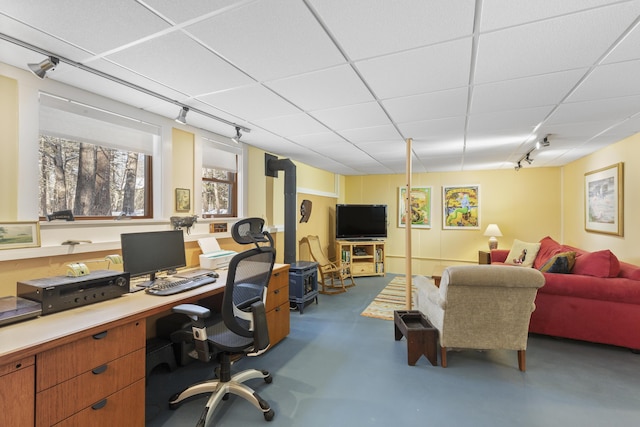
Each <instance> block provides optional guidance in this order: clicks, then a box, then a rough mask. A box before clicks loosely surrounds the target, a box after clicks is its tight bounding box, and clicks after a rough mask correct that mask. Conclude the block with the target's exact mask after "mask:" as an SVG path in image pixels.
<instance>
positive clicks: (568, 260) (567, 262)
mask: <svg viewBox="0 0 640 427" xmlns="http://www.w3.org/2000/svg"><path fill="white" fill-rule="evenodd" d="M575 262H576V253H575V252H560V253H559V254H556V255H554V256H552V257H551V258H550V259H549V260H548V261H547V262H546V263H545V264H544V265H543V266H542V267H540V268H539V270H540V271H542V272H543V273H562V274H567V273H571V270H572V269H573V266H574V264H575Z"/></svg>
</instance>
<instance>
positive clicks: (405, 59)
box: [355, 37, 471, 99]
mask: <svg viewBox="0 0 640 427" xmlns="http://www.w3.org/2000/svg"><path fill="white" fill-rule="evenodd" d="M470 61H471V38H470V37H468V38H465V39H462V40H456V41H452V42H449V43H442V44H438V45H435V46H429V47H425V48H421V49H415V50H410V51H407V52H401V53H397V54H394V55H388V56H383V57H379V58H375V59H370V60H366V61H360V62H357V63H356V64H355V65H356V67H357V68H358V70H359V71H360V73H361V74H362V76H363V77H364V78H365V79H366V81H367V82H368V83H369V87H371V89H372V90H373V92H374V94H375V95H376V96H377V97H378V98H380V99H386V98H396V97H400V96H407V95H413V94H416V93H425V92H434V91H438V90H443V89H452V88H456V87H461V86H467V85H468V83H469V70H470V63H471V62H470Z"/></svg>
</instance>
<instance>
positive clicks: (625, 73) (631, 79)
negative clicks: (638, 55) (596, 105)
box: [566, 60, 640, 102]
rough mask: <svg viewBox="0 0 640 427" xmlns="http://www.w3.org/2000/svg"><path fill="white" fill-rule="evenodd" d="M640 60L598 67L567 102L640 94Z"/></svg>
mask: <svg viewBox="0 0 640 427" xmlns="http://www.w3.org/2000/svg"><path fill="white" fill-rule="evenodd" d="M638 76H640V60H635V61H628V62H619V63H615V64H608V65H601V66H599V67H596V69H595V70H593V72H591V73H590V74H589V76H588V77H587V78H586V79H585V81H584V82H583V83H582V84H581V85H580V86H579V87H578V88H577V89H576V91H575V92H574V93H572V94H571V96H569V97H568V98H567V100H566V101H567V102H579V101H590V100H595V99H601V98H603V97H607V98H616V97H623V96H629V95H638V94H640V78H638Z"/></svg>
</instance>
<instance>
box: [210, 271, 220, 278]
mask: <svg viewBox="0 0 640 427" xmlns="http://www.w3.org/2000/svg"><path fill="white" fill-rule="evenodd" d="M207 276H209V277H216V278H217V277H220V275H219V274H218V272H217V271H212V272H211V273H207Z"/></svg>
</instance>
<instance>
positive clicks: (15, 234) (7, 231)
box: [0, 221, 40, 249]
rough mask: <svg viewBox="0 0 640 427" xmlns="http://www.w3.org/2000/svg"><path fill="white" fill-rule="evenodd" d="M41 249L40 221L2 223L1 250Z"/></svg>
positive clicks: (0, 223) (0, 228) (0, 231)
mask: <svg viewBox="0 0 640 427" xmlns="http://www.w3.org/2000/svg"><path fill="white" fill-rule="evenodd" d="M39 247H40V223H39V222H38V221H18V222H0V249H21V248H39Z"/></svg>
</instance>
